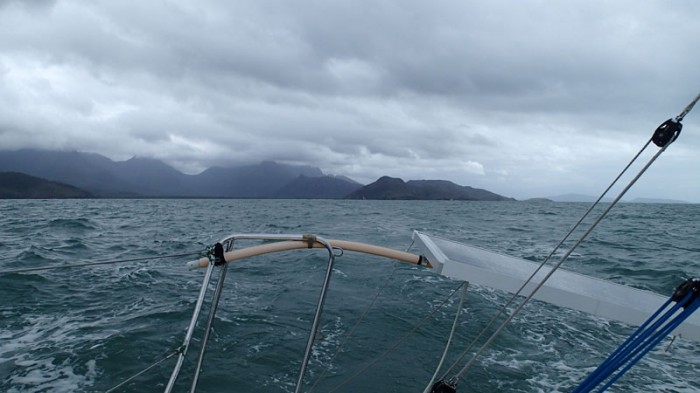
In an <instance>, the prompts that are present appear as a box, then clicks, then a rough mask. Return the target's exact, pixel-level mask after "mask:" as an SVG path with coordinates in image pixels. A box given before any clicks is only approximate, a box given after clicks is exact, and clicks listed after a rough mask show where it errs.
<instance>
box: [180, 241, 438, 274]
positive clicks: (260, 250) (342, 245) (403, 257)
mask: <svg viewBox="0 0 700 393" xmlns="http://www.w3.org/2000/svg"><path fill="white" fill-rule="evenodd" d="M328 242H329V243H330V244H331V246H333V248H339V249H341V250H343V251H353V252H359V253H363V254H371V255H377V256H380V257H385V258H390V259H396V260H398V261H401V262H407V263H412V264H414V265H418V264H419V263H421V260H422V258H421V256H420V255H415V254H411V253H408V252H403V251H398V250H393V249H391V248H386V247H379V246H374V245H371V244H366V243H359V242H351V241H346V240H328ZM324 247H325V246H324V245H323V244H321V243H319V242H313V248H324ZM303 248H309V244H308V242H307V241H303V240H287V241H279V242H275V243H267V244H260V245H257V246H251V247H246V248H240V249H236V250H232V251H229V252H227V253H224V258H225V259H226V261H227V262H232V261H237V260H240V259H245V258H250V257H254V256H258V255H264V254H270V253H275V252H281V251H290V250H299V249H303ZM422 263H423V264H425V265H426V266H427V267H432V266H430V264H429V263H428V262H427V261H426V260H423V262H422ZM208 265H209V259H207V258H200V259H199V260H196V261H192V262H189V263H188V264H187V266H188V267H190V268H198V267H207V266H208Z"/></svg>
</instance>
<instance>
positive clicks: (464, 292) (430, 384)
mask: <svg viewBox="0 0 700 393" xmlns="http://www.w3.org/2000/svg"><path fill="white" fill-rule="evenodd" d="M468 289H469V281H466V285H464V287H463V290H462V297H461V298H460V299H459V305H458V306H457V312H456V313H455V320H454V321H453V322H452V329H451V330H450V336H449V337H448V338H447V344H445V350H444V351H443V352H442V357H441V358H440V361H439V362H438V365H437V367H436V368H435V372H434V373H433V376H432V377H431V378H430V382H428V386H426V387H425V390H423V393H428V392H430V389H431V388H432V387H433V382H435V378H437V375H438V373H439V372H440V369H441V368H442V364H443V363H444V362H445V358H446V357H447V352H448V351H449V349H450V344H451V343H452V338H453V337H454V335H455V330H456V329H457V321H459V314H460V313H461V312H462V305H464V299H465V298H466V297H467V290H468Z"/></svg>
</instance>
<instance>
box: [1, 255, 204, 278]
mask: <svg viewBox="0 0 700 393" xmlns="http://www.w3.org/2000/svg"><path fill="white" fill-rule="evenodd" d="M199 254H201V252H200V251H196V252H187V253H182V254H171V255H162V256H156V257H143V258H131V259H117V260H112V261H100V262H85V263H76V264H72V265H60V266H43V267H29V268H23V269H10V270H0V275H3V274H12V273H27V272H36V271H41V270H54V269H69V268H74V267H85V266H98V265H111V264H115V263H126V262H140V261H149V260H152V259H166V258H175V257H186V256H190V255H199Z"/></svg>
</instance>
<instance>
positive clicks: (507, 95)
mask: <svg viewBox="0 0 700 393" xmlns="http://www.w3.org/2000/svg"><path fill="white" fill-rule="evenodd" d="M699 20H700V2H698V1H695V0H685V1H683V0H679V1H672V2H669V1H662V0H649V1H639V0H619V1H598V0H585V1H583V0H570V1H535V0H523V1H499V0H483V1H464V0H434V1H427V0H425V1H414V0H395V1H382V0H369V1H365V0H316V1H305V0H299V1H285V0H280V1H268V0H236V1H223V0H221V1H212V0H199V1H178V0H173V1H162V0H152V1H151V0H149V1H141V0H139V1H129V0H112V1H101V0H70V1H62V0H55V1H50V0H46V1H44V0H34V1H29V0H24V1H20V0H0V149H1V150H16V149H22V148H37V149H51V150H66V151H73V150H77V151H83V152H91V153H99V154H102V155H104V156H107V157H109V158H111V159H113V160H126V159H128V158H130V157H133V156H138V157H152V158H157V159H160V160H162V161H164V162H166V163H168V164H170V165H172V166H174V167H175V168H177V169H179V170H181V171H183V172H185V173H190V174H195V173H198V172H200V171H202V170H203V169H205V168H207V167H210V166H214V165H218V166H235V165H243V164H252V163H258V162H260V161H263V160H274V161H277V162H281V163H286V164H305V165H313V166H317V167H319V168H321V169H322V170H323V171H324V173H327V174H335V175H344V176H348V177H350V178H352V179H354V180H356V181H359V182H361V183H364V184H367V183H371V182H373V181H375V180H376V179H377V178H379V177H380V176H384V175H388V176H393V177H400V178H402V179H404V180H414V179H415V180H418V179H444V180H450V181H453V182H455V183H457V184H460V185H468V186H472V187H477V188H485V189H487V190H490V191H493V192H496V193H498V194H501V195H505V196H509V197H514V198H517V199H526V198H531V197H545V196H554V195H561V194H568V193H578V194H587V195H599V194H600V193H601V192H602V191H603V190H604V189H605V188H606V187H607V186H608V185H609V184H610V183H611V182H612V181H613V180H614V179H615V177H616V176H617V175H618V174H619V173H620V172H621V171H622V170H623V168H624V167H625V166H626V164H627V163H628V162H629V161H630V160H631V159H632V158H633V157H634V156H635V154H636V153H637V152H638V151H640V149H642V147H643V146H644V145H645V143H646V142H647V141H648V140H649V138H650V137H651V135H652V133H653V131H654V130H655V129H656V127H657V126H658V125H659V124H660V123H662V122H663V121H665V120H666V119H668V118H671V117H675V116H676V115H678V114H679V113H680V112H681V110H682V109H683V108H685V106H686V105H687V104H688V103H689V102H690V101H691V100H692V99H693V98H694V97H695V96H696V95H697V94H698V93H700V23H698V21H699ZM683 124H684V128H683V132H682V133H681V135H680V137H679V138H678V140H677V141H676V142H675V143H673V144H672V145H671V146H669V147H668V149H667V150H666V151H664V152H663V154H662V155H661V156H659V158H658V159H657V160H656V162H654V164H653V165H652V166H651V167H650V168H649V169H648V170H647V171H646V173H645V174H644V175H643V176H642V177H641V178H640V180H639V181H638V182H637V184H636V185H635V186H634V187H633V188H632V190H631V191H630V193H629V194H628V195H629V197H630V198H632V197H649V198H652V197H653V198H668V199H677V200H685V201H690V202H700V154H699V153H700V105H698V108H696V109H695V111H693V112H691V113H690V114H689V115H688V116H687V117H686V118H685V120H684V122H683ZM657 152H658V148H656V147H655V146H653V145H652V146H650V147H648V148H647V149H646V150H644V152H643V153H642V155H641V156H640V158H639V159H638V164H635V165H633V166H632V167H631V168H630V170H629V172H630V175H626V176H623V177H622V179H621V181H620V183H621V185H620V186H619V187H616V188H614V189H613V190H612V192H613V194H615V193H617V192H618V191H619V190H620V189H621V188H622V186H623V185H625V184H627V182H629V181H630V179H631V178H632V175H634V174H636V173H637V172H638V171H639V170H641V168H642V166H643V164H646V163H647V162H648V161H649V160H650V159H651V158H652V156H653V155H654V154H655V153H657Z"/></svg>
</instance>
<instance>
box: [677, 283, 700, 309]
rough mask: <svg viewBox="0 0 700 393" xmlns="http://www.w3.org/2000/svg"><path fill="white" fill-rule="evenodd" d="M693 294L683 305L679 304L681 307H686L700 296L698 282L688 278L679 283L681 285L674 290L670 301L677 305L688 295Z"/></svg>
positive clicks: (699, 284)
mask: <svg viewBox="0 0 700 393" xmlns="http://www.w3.org/2000/svg"><path fill="white" fill-rule="evenodd" d="M691 292H692V293H693V295H692V296H691V297H690V298H689V299H688V300H687V302H686V303H685V304H681V307H684V308H685V307H686V306H687V305H689V304H690V303H692V302H694V301H695V299H697V298H698V295H700V280H698V279H696V278H689V279H687V280H685V281H683V282H682V283H681V285H679V286H678V288H676V290H675V291H674V292H673V295H671V300H673V301H674V302H676V303H678V302H680V301H682V300H683V299H685V297H686V296H688V293H691Z"/></svg>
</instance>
